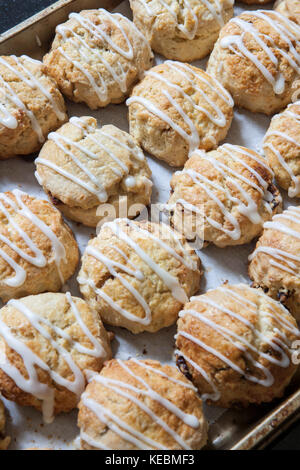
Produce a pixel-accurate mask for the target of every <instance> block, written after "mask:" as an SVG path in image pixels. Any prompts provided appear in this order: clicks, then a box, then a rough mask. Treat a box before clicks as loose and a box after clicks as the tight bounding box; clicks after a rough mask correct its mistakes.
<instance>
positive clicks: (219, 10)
mask: <svg viewBox="0 0 300 470" xmlns="http://www.w3.org/2000/svg"><path fill="white" fill-rule="evenodd" d="M145 3H146V2H142V1H141V0H130V6H131V8H132V11H133V20H134V23H135V24H136V25H137V27H138V28H139V30H140V31H142V32H143V33H144V34H145V36H146V38H147V39H148V40H149V42H150V45H151V47H152V49H153V50H154V51H155V52H157V53H158V54H162V55H164V56H165V57H166V58H167V59H172V60H181V61H183V62H192V61H194V60H197V59H202V58H203V57H205V56H206V55H207V54H209V52H210V51H211V50H212V48H213V45H214V43H215V41H216V40H217V38H218V35H219V31H220V29H221V23H222V22H223V24H224V23H226V22H227V21H228V20H229V19H230V18H232V16H233V3H232V1H231V0H220V1H219V2H218V5H217V2H216V1H215V0H208V2H207V5H208V6H207V5H206V4H205V3H204V2H199V1H198V0H189V2H188V5H189V8H188V9H187V8H186V4H183V3H182V2H180V1H178V0H168V1H167V2H165V4H163V2H161V1H158V0H152V1H151V2H147V8H146V7H145ZM165 5H167V6H168V8H166V6H165ZM208 7H209V8H208ZM170 11H172V12H173V13H171V12H170ZM176 17H177V18H176Z"/></svg>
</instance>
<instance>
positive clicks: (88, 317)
mask: <svg viewBox="0 0 300 470" xmlns="http://www.w3.org/2000/svg"><path fill="white" fill-rule="evenodd" d="M72 300H73V302H74V304H75V306H76V307H77V309H78V311H79V313H80V316H81V319H82V321H83V323H84V324H85V325H86V326H87V328H88V329H89V331H90V332H91V334H92V335H93V336H94V338H95V339H96V340H97V341H98V342H99V343H100V344H101V345H102V347H103V348H104V355H103V357H99V356H98V357H96V356H93V355H88V354H87V353H85V352H82V351H79V350H78V349H77V347H76V343H78V344H80V345H81V347H85V348H88V349H91V350H92V349H93V347H94V346H93V344H92V342H91V340H90V339H89V338H88V336H87V335H86V334H85V332H84V331H83V329H82V327H81V326H80V323H79V321H78V320H77V319H76V317H75V314H74V311H73V309H72V307H71V305H70V303H69V301H68V298H67V296H66V295H65V294H54V293H47V294H39V295H35V296H28V297H24V298H23V299H21V300H20V302H21V303H22V304H23V305H25V307H27V308H28V309H30V310H31V311H32V312H33V313H35V314H37V315H38V316H39V317H41V318H43V319H45V320H46V321H48V322H50V323H51V324H52V325H53V327H54V328H60V329H61V330H62V331H63V332H64V334H65V335H69V336H70V338H71V342H69V341H67V340H66V339H64V338H63V337H62V336H61V335H59V334H58V333H56V332H55V329H54V328H53V327H52V328H51V329H50V328H49V329H48V331H49V332H51V337H52V339H54V340H55V341H56V342H57V343H58V345H59V346H60V347H61V348H64V349H65V350H66V351H67V352H68V353H70V355H71V357H72V359H73V361H74V362H75V364H76V365H77V366H78V367H79V369H80V370H81V371H82V372H84V371H85V370H86V369H88V370H91V371H95V372H99V371H100V370H101V368H102V366H103V363H104V361H105V360H107V359H110V357H111V349H110V337H109V335H108V334H107V332H106V331H105V329H104V327H103V325H102V323H101V320H100V319H99V317H98V315H97V314H96V313H95V312H93V311H92V310H91V309H90V308H89V307H88V305H87V304H86V303H85V302H84V301H83V300H82V299H79V298H77V297H72ZM0 316H1V322H3V323H4V324H5V325H7V326H8V327H9V328H10V331H11V332H13V335H14V336H15V337H18V339H19V340H21V341H22V343H24V344H25V345H26V346H27V347H28V348H29V349H30V350H31V351H33V352H34V353H35V354H36V355H37V356H38V357H39V358H40V359H41V360H42V361H43V362H44V363H45V364H46V365H47V366H48V367H49V369H50V370H51V371H52V372H55V373H56V374H58V375H59V376H61V377H62V378H64V379H65V380H68V381H72V380H74V378H75V376H74V373H73V372H72V370H71V368H70V366H69V365H68V363H67V361H66V359H65V358H64V356H63V354H62V353H59V352H58V350H57V349H56V348H55V347H54V345H53V344H52V343H51V342H50V341H49V339H47V338H46V337H45V336H44V335H43V334H42V333H41V332H39V331H38V330H37V329H36V328H35V326H34V325H33V324H32V323H31V322H30V321H29V319H28V318H27V317H26V316H25V315H24V313H22V312H21V311H20V310H19V309H17V308H16V306H14V305H10V304H7V305H6V306H5V307H3V308H2V309H1V310H0ZM0 352H1V354H5V356H6V359H7V361H8V362H9V363H10V364H12V366H14V367H15V368H17V369H18V370H19V372H20V373H21V374H22V375H23V377H24V378H26V379H28V369H27V367H26V365H25V363H24V360H23V358H22V356H21V355H20V354H18V352H17V351H15V349H13V348H12V347H10V346H9V345H8V344H7V342H6V340H5V339H4V337H3V336H1V333H0ZM65 357H66V356H65ZM35 368H36V371H37V375H38V379H39V381H40V382H41V383H43V384H47V386H48V387H50V388H51V389H52V390H53V391H54V400H55V404H54V414H55V415H56V414H59V413H62V412H69V411H71V410H72V409H73V408H75V407H76V405H77V402H78V397H77V396H76V395H75V393H73V392H72V391H70V390H69V389H67V388H66V387H64V386H62V385H59V384H58V383H57V382H56V381H55V380H54V379H53V378H51V377H50V374H49V372H48V371H47V370H43V369H42V368H41V367H39V366H38V365H36V366H35ZM0 391H1V393H2V394H3V396H5V397H6V398H7V399H9V400H12V401H14V402H16V403H18V404H19V405H21V406H33V407H35V408H36V409H38V410H41V409H42V402H41V400H39V399H37V398H36V397H35V396H34V395H33V394H31V393H29V392H26V391H24V390H22V389H21V388H20V387H19V386H18V385H17V384H16V383H15V382H14V380H13V379H12V378H11V377H10V376H9V375H8V374H7V373H5V372H4V370H3V369H1V368H0Z"/></svg>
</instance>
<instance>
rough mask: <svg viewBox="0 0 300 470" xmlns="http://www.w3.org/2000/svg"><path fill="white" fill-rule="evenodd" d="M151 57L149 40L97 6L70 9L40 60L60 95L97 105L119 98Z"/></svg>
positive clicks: (139, 75) (129, 87) (90, 105)
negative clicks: (94, 7)
mask: <svg viewBox="0 0 300 470" xmlns="http://www.w3.org/2000/svg"><path fill="white" fill-rule="evenodd" d="M152 60H153V53H152V51H151V48H150V46H149V43H148V41H147V40H146V39H145V38H144V36H143V35H142V34H141V33H140V32H139V30H138V29H137V28H136V26H135V25H134V24H133V23H132V22H131V21H130V20H129V19H128V18H125V17H124V16H122V15H120V14H119V13H114V14H111V13H109V12H108V11H106V10H104V9H99V10H84V11H82V12H80V13H71V14H70V16H69V20H68V21H67V22H66V23H64V24H62V25H59V26H57V28H56V36H55V39H54V42H53V44H52V48H51V51H50V52H49V53H48V54H47V55H46V56H45V57H44V64H45V65H46V70H47V73H48V74H49V75H51V76H52V77H53V78H54V79H55V80H56V81H57V83H58V85H59V88H60V90H61V91H62V93H63V94H64V95H66V96H67V97H68V98H69V99H70V100H72V101H75V102H76V103H78V102H79V103H86V104H87V105H88V106H89V107H90V108H91V109H97V108H101V107H104V106H107V105H108V104H109V103H121V102H122V101H124V99H125V98H126V96H128V94H129V92H130V90H131V88H132V86H133V85H134V84H135V83H136V82H137V81H138V80H139V78H140V77H141V75H142V73H143V72H144V71H145V70H147V69H149V68H150V67H151V64H152Z"/></svg>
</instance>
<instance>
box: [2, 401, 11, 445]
mask: <svg viewBox="0 0 300 470" xmlns="http://www.w3.org/2000/svg"><path fill="white" fill-rule="evenodd" d="M5 422H6V419H5V408H4V404H3V402H2V401H1V399H0V450H6V449H7V448H8V446H9V444H10V437H8V436H5Z"/></svg>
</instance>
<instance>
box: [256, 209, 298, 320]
mask: <svg viewBox="0 0 300 470" xmlns="http://www.w3.org/2000/svg"><path fill="white" fill-rule="evenodd" d="M249 260H250V264H249V277H250V278H251V279H252V281H253V285H254V287H261V288H262V289H263V290H264V292H266V293H267V294H268V295H270V296H271V297H273V298H274V299H277V300H280V302H281V303H282V304H283V305H284V306H285V307H286V308H287V309H288V310H289V311H290V312H291V313H292V314H293V315H294V316H295V317H296V318H297V319H298V320H300V207H293V206H290V207H288V209H286V210H285V211H283V213H282V214H278V215H276V216H275V217H273V219H272V221H270V222H267V223H266V224H265V225H264V231H263V233H262V235H261V237H260V238H259V240H258V242H257V244H256V248H255V250H254V252H253V253H252V255H251V256H250V257H249Z"/></svg>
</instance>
